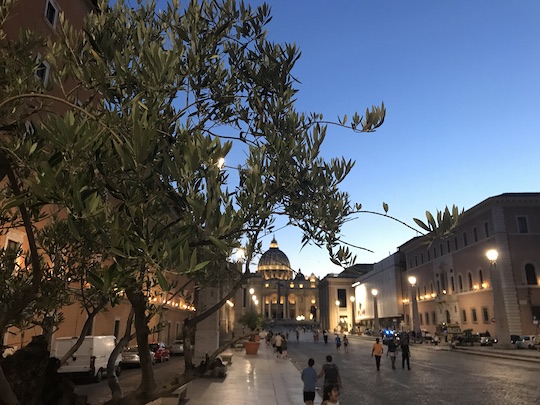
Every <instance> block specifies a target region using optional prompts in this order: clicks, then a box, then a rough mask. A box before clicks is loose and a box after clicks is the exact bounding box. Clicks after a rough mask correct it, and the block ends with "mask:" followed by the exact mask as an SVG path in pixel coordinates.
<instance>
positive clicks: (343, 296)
mask: <svg viewBox="0 0 540 405" xmlns="http://www.w3.org/2000/svg"><path fill="white" fill-rule="evenodd" d="M337 299H338V301H339V307H340V308H347V290H345V289H344V288H338V290H337Z"/></svg>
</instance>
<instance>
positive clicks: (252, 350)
mask: <svg viewBox="0 0 540 405" xmlns="http://www.w3.org/2000/svg"><path fill="white" fill-rule="evenodd" d="M259 345H260V343H259V342H251V341H249V342H244V347H245V348H246V354H257V352H258V351H259Z"/></svg>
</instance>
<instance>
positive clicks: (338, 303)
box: [336, 300, 341, 327]
mask: <svg viewBox="0 0 540 405" xmlns="http://www.w3.org/2000/svg"><path fill="white" fill-rule="evenodd" d="M340 304H341V302H339V300H336V322H337V326H338V327H339V305H340Z"/></svg>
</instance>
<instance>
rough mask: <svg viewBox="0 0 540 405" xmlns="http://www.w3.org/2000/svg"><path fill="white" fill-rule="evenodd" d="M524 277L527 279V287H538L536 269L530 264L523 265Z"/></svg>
mask: <svg viewBox="0 0 540 405" xmlns="http://www.w3.org/2000/svg"><path fill="white" fill-rule="evenodd" d="M525 277H526V278H527V284H528V285H538V278H537V277H536V269H535V268H534V266H533V265H532V264H531V263H527V264H526V265H525Z"/></svg>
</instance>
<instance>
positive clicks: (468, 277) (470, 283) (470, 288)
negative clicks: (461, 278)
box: [467, 272, 473, 291]
mask: <svg viewBox="0 0 540 405" xmlns="http://www.w3.org/2000/svg"><path fill="white" fill-rule="evenodd" d="M467 280H468V282H469V285H468V287H469V291H471V290H472V288H473V284H472V274H471V273H470V272H469V274H467Z"/></svg>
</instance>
